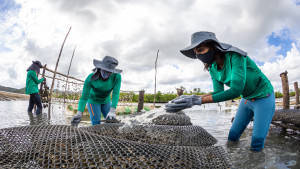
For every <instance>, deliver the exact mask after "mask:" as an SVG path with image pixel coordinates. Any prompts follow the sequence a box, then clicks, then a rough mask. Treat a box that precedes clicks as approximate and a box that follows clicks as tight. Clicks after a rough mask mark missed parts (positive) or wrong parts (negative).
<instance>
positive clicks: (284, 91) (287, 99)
mask: <svg viewBox="0 0 300 169" xmlns="http://www.w3.org/2000/svg"><path fill="white" fill-rule="evenodd" d="M287 74H288V72H287V71H285V72H283V73H281V74H280V77H281V81H282V94H283V100H282V103H283V106H282V109H290V95H289V81H288V76H287Z"/></svg>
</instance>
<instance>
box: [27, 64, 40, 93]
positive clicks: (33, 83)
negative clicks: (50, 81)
mask: <svg viewBox="0 0 300 169" xmlns="http://www.w3.org/2000/svg"><path fill="white" fill-rule="evenodd" d="M43 80H44V78H41V79H38V77H37V75H36V73H35V71H33V70H29V71H28V72H27V77H26V87H25V94H33V93H38V92H39V89H38V84H40V83H42V82H43Z"/></svg>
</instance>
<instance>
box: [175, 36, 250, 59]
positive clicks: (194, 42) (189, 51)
mask: <svg viewBox="0 0 300 169" xmlns="http://www.w3.org/2000/svg"><path fill="white" fill-rule="evenodd" d="M206 41H214V42H216V44H217V45H216V48H218V49H219V50H221V51H222V52H229V51H233V52H237V53H239V54H241V55H243V56H247V53H246V52H244V51H242V50H241V49H239V48H237V47H234V46H232V45H229V44H226V43H221V42H219V41H218V39H217V38H216V35H215V34H214V33H213V32H206V31H201V32H195V33H193V34H192V38H191V45H190V46H188V47H186V48H184V49H182V50H180V52H181V53H182V54H184V55H185V56H187V57H189V58H192V59H196V54H195V52H194V50H193V49H194V48H195V47H197V46H198V45H200V44H201V43H202V42H206Z"/></svg>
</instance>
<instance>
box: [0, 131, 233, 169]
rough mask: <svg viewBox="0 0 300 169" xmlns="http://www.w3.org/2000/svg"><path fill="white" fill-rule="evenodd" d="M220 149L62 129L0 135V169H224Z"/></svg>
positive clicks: (225, 163) (7, 132) (223, 155)
mask: <svg viewBox="0 0 300 169" xmlns="http://www.w3.org/2000/svg"><path fill="white" fill-rule="evenodd" d="M229 167H230V164H229V163H228V160H227V159H226V156H225V154H224V151H223V149H222V148H221V147H214V146H210V147H192V146H164V145H155V144H146V143H139V142H134V141H127V140H122V139H116V138H111V137H106V136H101V135H98V134H94V133H90V132H86V131H83V130H81V129H78V128H75V127H71V126H65V125H40V126H25V127H13V128H6V129H1V130H0V168H229Z"/></svg>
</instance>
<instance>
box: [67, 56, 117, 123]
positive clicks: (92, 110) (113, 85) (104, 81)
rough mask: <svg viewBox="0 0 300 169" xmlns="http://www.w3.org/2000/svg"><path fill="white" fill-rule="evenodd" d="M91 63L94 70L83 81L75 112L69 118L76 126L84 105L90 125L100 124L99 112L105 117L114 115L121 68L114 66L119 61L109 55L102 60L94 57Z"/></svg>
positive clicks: (110, 117)
mask: <svg viewBox="0 0 300 169" xmlns="http://www.w3.org/2000/svg"><path fill="white" fill-rule="evenodd" d="M93 63H94V66H95V68H94V69H93V71H94V72H93V73H91V74H90V75H89V76H88V77H87V78H86V79H85V81H84V85H83V91H82V95H81V98H80V100H79V103H78V111H77V114H76V115H75V116H74V117H73V118H72V119H71V125H72V126H78V124H79V122H80V121H81V118H82V112H83V111H84V109H85V106H87V107H88V111H89V114H90V118H91V122H92V125H96V124H100V122H101V121H100V120H101V113H102V114H103V116H104V117H105V119H108V118H109V119H112V118H115V117H116V113H115V111H116V107H117V104H118V100H119V94H120V87H121V75H120V73H121V72H122V70H119V69H116V68H115V67H116V66H117V65H118V63H119V62H118V61H117V59H115V58H113V57H111V56H105V57H104V58H103V60H102V61H99V60H96V59H94V61H93ZM111 93H112V100H111V98H110V94H111Z"/></svg>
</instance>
